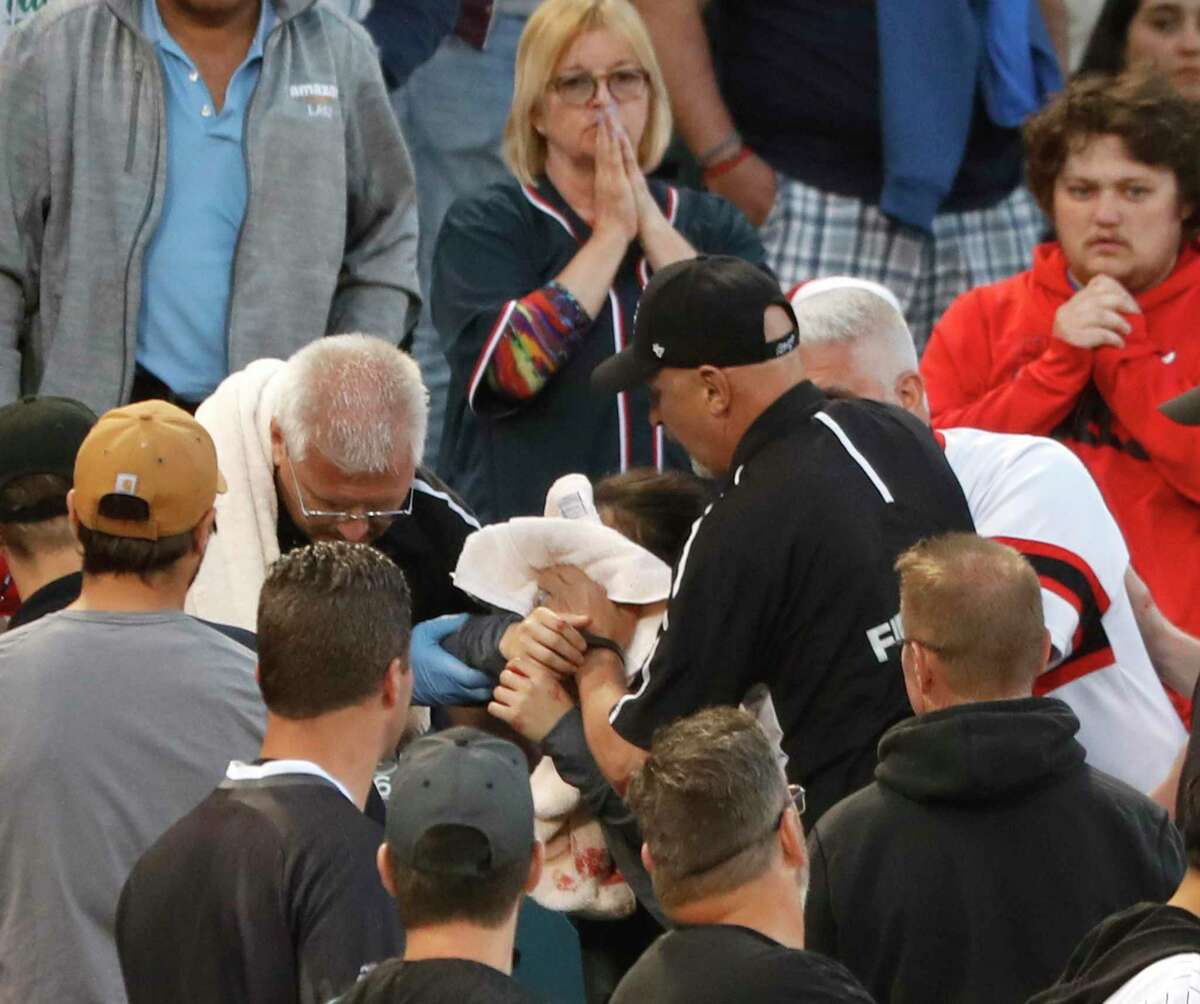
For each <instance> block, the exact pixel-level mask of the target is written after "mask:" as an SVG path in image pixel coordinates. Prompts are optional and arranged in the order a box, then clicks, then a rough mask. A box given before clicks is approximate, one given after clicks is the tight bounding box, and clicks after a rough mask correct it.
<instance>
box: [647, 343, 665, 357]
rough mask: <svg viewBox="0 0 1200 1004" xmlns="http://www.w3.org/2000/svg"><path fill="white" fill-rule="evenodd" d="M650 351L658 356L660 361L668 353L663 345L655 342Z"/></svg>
mask: <svg viewBox="0 0 1200 1004" xmlns="http://www.w3.org/2000/svg"><path fill="white" fill-rule="evenodd" d="M650 351H651V352H653V353H654V354H655V355H656V356H658V358H659V359H661V358H662V357H663V353H664V352H666V351H667V350H666V349H664V348H663V347H662V346H661V345H659V344H658V342H655V343H654V344H653V345H651V346H650Z"/></svg>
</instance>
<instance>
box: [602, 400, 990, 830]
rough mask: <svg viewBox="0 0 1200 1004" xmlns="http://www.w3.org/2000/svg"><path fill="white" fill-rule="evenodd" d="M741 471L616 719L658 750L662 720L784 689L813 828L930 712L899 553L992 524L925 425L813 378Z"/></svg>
mask: <svg viewBox="0 0 1200 1004" xmlns="http://www.w3.org/2000/svg"><path fill="white" fill-rule="evenodd" d="M730 471H731V474H730V478H729V481H728V483H727V484H726V486H725V489H724V491H723V493H722V495H721V497H720V498H719V499H718V500H717V501H716V502H715V503H714V504H713V505H712V506H710V507H709V509H708V511H707V512H706V513H705V514H704V516H703V517H702V518H701V519H700V520H699V521H697V523H696V526H695V527H694V528H693V530H692V536H691V539H690V540H689V541H688V543H687V546H686V547H685V548H684V551H683V555H682V557H681V558H680V560H679V564H678V565H677V567H676V569H675V573H674V582H673V583H672V598H671V601H670V604H669V606H668V608H667V614H666V617H665V618H664V620H663V628H662V631H661V632H660V634H659V638H658V643H657V645H656V648H655V650H654V653H653V655H652V656H651V657H650V660H649V662H648V664H647V665H646V666H645V667H643V669H642V673H641V679H640V681H635V683H634V689H633V692H632V693H631V694H630V696H628V697H626V698H624V699H623V700H622V701H621V702H620V703H619V704H618V705H617V706H616V708H615V709H614V710H613V725H614V726H615V727H616V729H617V731H618V732H619V733H620V734H621V735H622V736H624V737H625V738H626V739H628V740H629V741H630V742H632V743H635V744H636V745H638V746H642V747H648V746H649V744H650V738H651V735H652V734H653V732H654V730H655V729H656V728H657V727H658V726H660V725H665V724H666V723H668V722H670V721H673V720H674V719H676V718H679V717H681V716H683V715H687V714H691V713H692V712H694V711H698V710H699V709H701V708H703V707H707V706H709V705H714V704H737V703H739V702H740V701H741V700H742V698H743V697H744V696H745V694H746V692H747V691H748V690H749V689H750V688H751V687H752V686H754V685H755V684H758V683H763V684H766V686H767V687H768V688H769V689H770V691H771V696H772V697H773V698H774V701H775V707H776V711H777V712H778V715H779V720H780V724H781V725H782V727H783V734H784V738H783V749H784V752H785V753H786V754H787V755H788V757H789V764H788V774H789V775H790V777H791V779H792V780H793V781H798V782H799V783H801V784H803V785H804V786H805V788H806V789H807V791H808V807H809V808H808V811H807V812H806V814H805V823H806V825H808V826H810V827H811V825H812V824H813V823H815V822H816V820H817V819H818V818H819V817H820V816H821V814H822V813H823V812H824V811H825V810H826V809H828V808H829V807H830V806H831V805H833V804H834V803H835V802H837V801H838V800H840V799H841V798H843V797H844V796H846V795H848V794H850V793H851V792H852V791H855V790H856V789H858V788H860V787H862V786H863V785H865V784H867V783H869V782H870V781H871V778H872V775H873V771H874V768H875V762H876V757H875V744H876V742H877V740H878V739H879V737H880V736H881V735H882V734H883V733H884V731H885V730H886V729H887V728H888V727H889V726H890V725H892V724H894V723H895V722H897V721H899V720H900V719H902V718H906V717H908V716H909V715H911V714H912V710H911V709H910V707H909V705H908V699H907V697H906V695H905V691H904V681H903V677H902V674H901V670H900V641H899V639H900V630H899V617H898V614H899V609H900V598H899V588H898V581H897V578H896V573H895V571H894V570H893V567H892V566H893V564H894V562H895V560H896V557H897V556H898V555H899V554H900V553H901V552H902V551H904V550H905V549H907V548H908V547H910V546H911V545H912V544H914V543H915V542H916V541H918V540H919V539H921V538H922V537H927V536H931V535H936V534H939V533H943V532H946V531H950V530H966V531H971V530H973V529H974V526H973V524H972V522H971V516H970V513H969V512H968V510H967V502H966V499H965V498H964V497H963V493H962V489H961V488H960V487H959V485H958V481H957V480H956V479H955V477H954V474H953V473H952V472H951V470H950V467H949V465H948V464H947V463H946V459H945V457H944V456H943V454H942V450H941V449H940V448H939V447H938V445H937V443H936V442H935V440H934V438H933V435H932V434H931V433H930V431H929V430H928V429H927V428H925V426H924V425H923V424H922V423H920V422H919V421H917V420H916V419H915V418H913V417H912V416H911V415H908V414H907V413H905V412H903V411H901V410H900V409H899V408H893V407H891V406H889V405H885V404H879V403H877V402H874V401H863V400H831V399H829V398H826V397H825V395H824V394H822V393H821V392H820V391H819V390H818V389H817V388H816V387H815V386H813V384H811V383H809V382H808V381H805V382H803V383H801V384H800V385H799V386H797V387H794V388H793V389H792V390H790V391H788V392H787V393H786V394H784V395H783V396H782V397H780V398H779V399H778V400H777V401H776V402H775V403H774V404H772V405H771V406H770V407H769V408H768V409H767V410H766V411H765V412H763V414H762V415H760V416H759V418H758V419H757V420H756V421H755V422H754V424H753V425H752V426H751V427H750V429H749V430H748V431H747V432H746V435H745V436H744V437H743V439H742V441H741V443H739V444H738V448H737V451H736V452H735V454H734V457H733V463H732V465H731V467H730Z"/></svg>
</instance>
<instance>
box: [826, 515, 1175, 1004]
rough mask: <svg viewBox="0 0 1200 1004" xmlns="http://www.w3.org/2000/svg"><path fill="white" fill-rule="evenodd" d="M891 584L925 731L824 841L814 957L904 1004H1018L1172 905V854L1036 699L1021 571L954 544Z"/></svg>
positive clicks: (945, 542) (1009, 555)
mask: <svg viewBox="0 0 1200 1004" xmlns="http://www.w3.org/2000/svg"><path fill="white" fill-rule="evenodd" d="M896 570H897V571H898V572H899V575H900V617H901V620H902V623H903V626H904V642H903V650H902V654H901V665H902V668H903V673H904V686H905V690H906V691H907V692H908V697H909V701H910V703H911V704H912V707H913V710H914V711H915V712H916V717H915V718H911V719H908V720H907V721H904V722H901V723H900V724H898V725H896V726H894V727H893V728H891V729H890V730H889V731H888V732H887V733H885V735H884V737H883V739H882V740H880V744H879V766H878V767H877V768H876V772H875V777H876V780H875V782H874V783H873V784H872V785H870V786H868V787H867V788H865V789H863V790H862V791H860V792H856V793H855V794H854V795H851V796H850V797H849V798H847V799H845V800H844V801H842V802H841V803H839V804H838V805H836V806H834V808H832V809H831V810H830V811H829V812H828V813H827V814H826V815H825V816H824V817H823V818H822V820H821V821H820V823H818V824H817V826H816V828H815V829H814V831H813V834H812V836H811V838H810V841H809V849H810V852H811V854H812V884H811V892H810V895H809V900H808V906H807V911H806V915H805V919H806V922H807V930H808V939H809V945H810V947H812V948H813V949H815V950H816V951H819V952H823V953H825V954H827V955H830V956H831V957H833V958H836V959H838V960H839V961H841V962H843V963H844V964H845V965H846V966H847V968H848V969H850V971H851V972H853V973H854V974H855V975H856V976H858V977H859V979H861V980H862V981H863V982H864V983H865V984H866V985H867V987H868V988H869V989H870V990H871V991H872V992H873V994H875V996H876V997H877V998H878V999H880V1000H889V1001H892V1002H893V1004H905V1002H910V1001H911V1002H916V1001H921V1002H927V1001H952V1000H971V1001H976V1002H989V1001H995V1002H997V1004H999V1002H1001V1001H1005V1002H1008V1001H1015V1000H1024V999H1025V998H1026V997H1027V996H1028V995H1029V994H1030V993H1031V992H1033V991H1034V990H1036V989H1038V988H1040V987H1042V986H1045V985H1046V984H1047V983H1049V982H1050V981H1051V980H1052V979H1053V978H1054V976H1055V975H1056V974H1057V973H1058V972H1059V970H1060V969H1061V968H1062V966H1063V964H1064V963H1065V962H1066V960H1067V957H1068V955H1069V954H1070V952H1071V949H1072V948H1073V947H1074V945H1075V943H1076V942H1077V941H1078V940H1079V938H1080V937H1082V935H1083V934H1084V933H1085V932H1086V931H1087V930H1088V929H1089V928H1090V927H1091V926H1092V925H1094V924H1095V923H1096V922H1097V921H1099V920H1100V919H1101V918H1103V917H1105V916H1107V915H1108V914H1110V913H1113V912H1114V911H1116V910H1120V909H1123V908H1125V907H1128V906H1132V905H1133V904H1134V903H1138V902H1141V901H1143V900H1152V901H1159V902H1161V901H1162V900H1164V899H1166V898H1167V897H1168V896H1170V895H1171V893H1172V892H1173V891H1174V889H1175V886H1176V885H1177V884H1178V881H1179V878H1180V876H1181V875H1182V873H1183V861H1182V853H1181V847H1180V841H1179V837H1178V834H1177V833H1176V832H1175V830H1174V828H1173V827H1172V826H1171V823H1170V820H1169V819H1168V818H1167V814H1166V812H1165V811H1164V810H1163V809H1161V808H1159V807H1158V806H1156V805H1155V804H1154V803H1152V802H1150V801H1149V800H1148V799H1147V798H1146V797H1144V796H1143V795H1140V794H1139V793H1137V792H1136V791H1134V790H1133V789H1132V788H1130V787H1128V786H1127V785H1125V784H1124V783H1122V782H1120V781H1118V780H1116V779H1115V778H1113V777H1110V776H1109V775H1107V774H1103V773H1101V772H1100V771H1097V770H1095V769H1093V768H1091V767H1088V766H1087V765H1086V764H1085V763H1084V749H1083V747H1082V746H1081V745H1080V744H1079V742H1078V741H1077V740H1076V738H1075V733H1076V732H1077V731H1078V729H1079V721H1078V719H1077V718H1076V717H1075V715H1074V714H1073V713H1072V712H1071V709H1070V708H1068V707H1067V705H1066V704H1064V703H1063V702H1062V701H1059V700H1057V699H1055V698H1051V697H1033V696H1031V694H1032V687H1033V681H1034V680H1035V679H1036V678H1037V676H1038V674H1039V673H1041V672H1042V671H1043V670H1044V668H1045V665H1046V659H1047V656H1048V654H1049V651H1050V639H1049V635H1048V633H1047V631H1046V628H1045V626H1044V623H1043V613H1042V596H1041V587H1040V585H1039V583H1038V577H1037V574H1036V573H1035V572H1034V570H1033V568H1032V566H1031V565H1030V564H1029V562H1028V561H1026V560H1025V559H1024V558H1023V557H1022V556H1021V555H1020V554H1018V553H1017V552H1016V551H1014V550H1013V549H1012V548H1010V547H1007V546H1005V545H1003V544H1000V543H997V542H996V541H992V540H987V539H985V538H982V537H977V536H975V535H973V534H947V535H945V536H942V537H937V538H933V539H929V540H925V541H921V542H920V543H918V544H916V545H915V546H914V547H912V548H910V549H909V550H908V551H906V552H905V553H904V554H902V555H901V556H900V558H899V559H898V560H897V562H896Z"/></svg>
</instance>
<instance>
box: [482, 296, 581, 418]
mask: <svg viewBox="0 0 1200 1004" xmlns="http://www.w3.org/2000/svg"><path fill="white" fill-rule="evenodd" d="M591 324H592V319H591V318H590V317H589V316H588V313H587V311H586V310H584V309H583V307H581V306H580V304H579V301H578V300H576V299H575V297H574V295H573V294H572V293H571V291H570V290H569V289H567V288H566V286H563V285H561V284H560V283H558V282H557V281H551V282H549V283H547V284H546V285H545V286H543V287H541V289H535V290H534V291H533V292H532V293H530V294H528V295H527V296H524V297H522V298H521V299H520V300H518V301H517V302H516V303H515V304H514V305H513V309H512V311H511V313H510V314H509V318H508V322H507V325H506V327H505V330H504V332H503V334H502V335H501V337H500V341H499V343H498V344H497V345H496V350H495V352H493V354H492V358H491V360H490V361H489V363H488V367H487V373H486V377H487V382H488V387H490V388H491V390H492V392H493V393H495V394H496V395H498V396H499V397H502V398H504V399H506V400H508V401H514V402H516V401H528V400H529V399H530V398H532V397H534V396H536V395H537V394H538V393H539V392H540V391H541V390H542V388H543V387H545V386H546V384H547V382H549V380H550V378H551V377H552V376H554V374H555V373H557V372H558V370H559V369H560V368H561V367H562V366H563V365H564V364H565V363H566V361H567V360H568V359H569V358H570V356H571V352H572V351H573V350H574V349H575V346H576V345H578V344H579V341H580V340H581V339H582V338H583V336H584V335H585V334H586V333H587V330H588V328H590V327H591Z"/></svg>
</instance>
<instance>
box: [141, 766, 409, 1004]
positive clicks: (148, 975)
mask: <svg viewBox="0 0 1200 1004" xmlns="http://www.w3.org/2000/svg"><path fill="white" fill-rule="evenodd" d="M382 840H383V828H382V827H381V826H380V825H379V824H378V823H376V822H374V821H373V820H371V819H368V818H367V817H366V816H364V815H363V813H361V812H359V810H358V809H357V807H356V806H355V805H354V804H353V803H352V802H350V800H349V799H347V798H346V796H345V795H343V794H342V793H341V792H340V791H339V790H338V789H337V788H336V787H334V786H333V785H332V784H331V783H329V782H328V781H327V780H325V779H324V778H320V777H315V776H312V775H307V774H282V775H277V776H271V777H264V778H262V779H260V780H248V781H230V780H226V781H224V782H222V784H221V786H220V787H219V788H218V789H217V790H216V791H214V792H213V793H212V794H211V795H209V797H208V798H206V799H205V800H204V801H203V802H201V803H200V805H199V806H197V807H196V808H195V809H193V810H192V811H191V812H190V813H188V814H187V815H186V816H184V817H183V818H182V819H181V820H180V821H179V822H178V823H176V824H175V825H174V826H172V827H171V829H169V830H168V831H167V832H166V833H165V834H163V836H162V837H161V838H159V840H158V841H157V842H156V843H155V844H154V845H153V846H152V847H151V848H150V849H149V850H148V851H147V852H146V853H145V854H144V855H143V856H142V858H141V859H140V860H139V861H138V863H137V865H136V866H135V867H134V869H133V872H132V873H131V874H130V877H129V880H128V881H127V882H126V884H125V888H124V889H123V890H122V892H121V899H120V903H119V905H118V908H117V949H118V952H119V954H120V957H121V969H122V972H123V974H124V977H125V987H126V990H127V992H128V995H129V1001H130V1004H162V1002H164V1001H171V1002H172V1004H211V1002H213V1001H221V1002H222V1004H324V1002H326V1001H328V1000H329V999H330V998H332V997H334V996H335V995H336V994H338V993H341V992H342V991H343V990H345V989H346V988H347V987H348V986H351V985H352V984H353V983H354V981H355V979H357V977H358V976H359V974H360V972H362V970H363V968H364V967H365V966H368V965H370V964H372V963H376V962H379V961H381V960H383V959H387V958H389V957H391V956H393V955H396V954H398V953H399V952H400V951H402V949H403V941H404V936H403V932H402V931H401V928H400V921H399V917H398V915H397V911H396V906H395V904H394V903H393V901H392V899H391V897H390V896H389V895H388V894H387V892H386V891H385V890H384V888H383V886H382V885H381V883H380V881H379V875H378V873H377V872H376V870H375V853H376V850H377V849H378V847H379V844H380V843H381V842H382Z"/></svg>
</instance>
